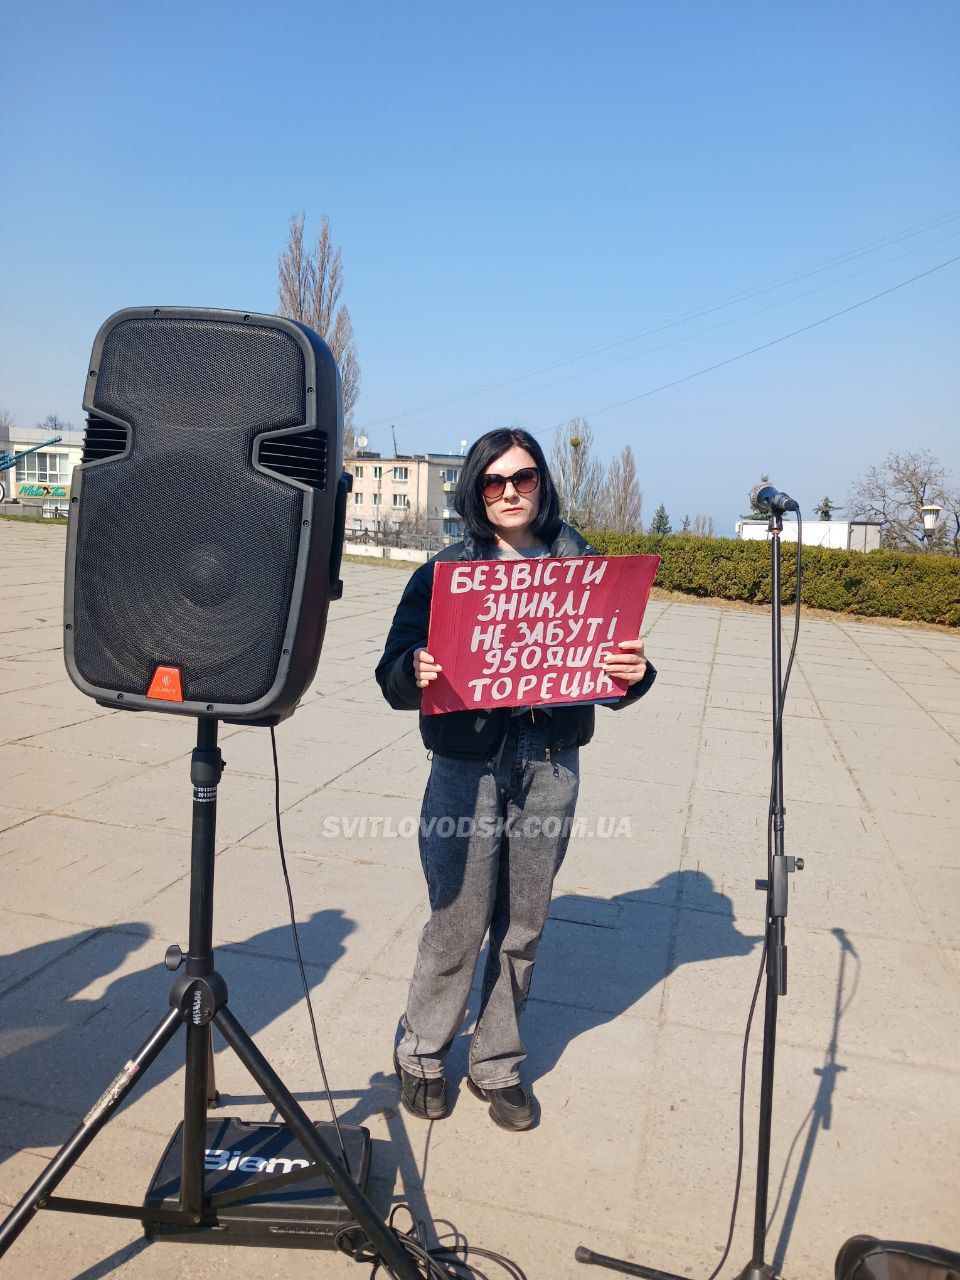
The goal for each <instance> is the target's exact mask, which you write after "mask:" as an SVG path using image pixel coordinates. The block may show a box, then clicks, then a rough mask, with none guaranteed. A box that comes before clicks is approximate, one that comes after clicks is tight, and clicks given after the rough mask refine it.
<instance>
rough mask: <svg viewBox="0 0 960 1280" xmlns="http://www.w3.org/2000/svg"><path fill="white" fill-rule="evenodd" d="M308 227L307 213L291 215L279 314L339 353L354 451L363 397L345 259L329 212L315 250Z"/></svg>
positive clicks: (349, 444)
mask: <svg viewBox="0 0 960 1280" xmlns="http://www.w3.org/2000/svg"><path fill="white" fill-rule="evenodd" d="M305 224H306V214H304V213H294V214H291V216H290V230H289V232H288V233H287V243H286V245H285V247H284V250H283V252H282V253H281V254H280V259H279V262H278V264H277V265H278V275H279V283H278V287H277V294H278V296H279V300H280V305H279V306H278V307H277V314H278V315H281V316H287V317H289V319H291V320H299V321H300V323H301V324H305V325H309V327H310V328H311V329H313V330H314V331H315V332H316V333H318V334H319V335H320V337H321V338H323V340H324V342H325V343H326V344H327V346H328V347H329V348H330V350H331V351H332V352H333V358H334V359H335V360H336V362H337V367H338V368H339V370H340V380H341V382H342V384H343V421H344V428H345V430H346V433H347V435H348V440H347V441H345V443H344V447H345V448H348V449H352V448H353V411H354V408H355V407H356V403H357V400H358V399H359V396H360V361H359V360H358V358H357V345H356V343H355V342H354V339H353V324H352V323H351V320H350V312H349V310H348V309H347V307H346V305H345V304H341V303H340V295H341V293H342V292H343V260H342V258H341V254H340V250H339V249H336V248H334V245H333V240H332V238H331V235H330V219H329V218H328V217H327V215H326V214H324V215H323V218H322V220H321V223H320V232H319V234H318V235H317V242H316V245H315V246H314V248H313V249H312V250H311V249H309V248H307V247H306V246H305V245H304V239H303V230H304V226H305Z"/></svg>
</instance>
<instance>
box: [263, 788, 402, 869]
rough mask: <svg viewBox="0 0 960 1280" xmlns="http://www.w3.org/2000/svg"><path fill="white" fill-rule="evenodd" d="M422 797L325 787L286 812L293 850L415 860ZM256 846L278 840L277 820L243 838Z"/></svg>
mask: <svg viewBox="0 0 960 1280" xmlns="http://www.w3.org/2000/svg"><path fill="white" fill-rule="evenodd" d="M420 801H421V797H420V796H417V797H416V798H414V797H413V796H411V797H409V798H404V797H399V796H385V795H383V794H380V795H373V794H371V793H369V792H364V791H341V790H339V789H338V788H336V787H324V788H322V789H320V790H317V791H315V792H312V793H311V794H310V795H309V796H307V797H306V798H305V799H304V800H302V801H300V802H299V803H298V804H295V805H293V806H292V807H291V808H290V809H287V810H285V811H284V813H283V840H284V845H285V847H286V849H287V852H288V853H292V852H295V853H302V854H307V855H315V856H318V857H324V858H328V857H338V858H345V859H346V860H347V861H352V860H353V859H354V858H363V859H368V860H373V861H383V862H394V861H398V860H401V861H402V862H403V864H404V865H412V864H413V862H414V861H416V860H417V859H418V858H419V855H418V854H417V853H416V832H417V823H418V820H419V816H420ZM242 843H243V844H244V845H249V846H251V847H254V848H264V849H273V848H276V844H277V830H276V823H275V820H273V819H271V820H270V821H269V822H265V823H264V824H263V825H262V826H260V827H257V828H255V829H254V830H253V831H251V832H250V833H249V834H248V835H247V836H246V837H245V838H244V839H243V841H242Z"/></svg>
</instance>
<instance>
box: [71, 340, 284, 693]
mask: <svg viewBox="0 0 960 1280" xmlns="http://www.w3.org/2000/svg"><path fill="white" fill-rule="evenodd" d="M305 399H306V397H305V376H304V361H303V354H302V352H301V350H300V347H299V346H298V344H297V343H296V342H295V341H294V339H293V338H292V337H291V336H290V335H289V334H288V333H286V332H284V331H283V330H280V329H272V328H268V327H266V326H265V325H261V326H257V325H255V324H253V325H245V324H241V323H237V322H229V321H219V320H209V319H184V318H180V317H171V316H160V317H157V318H155V319H154V318H149V317H148V318H137V319H128V320H124V321H122V322H120V323H118V324H117V325H116V326H115V327H114V328H113V329H112V330H110V332H109V333H108V335H107V338H106V341H105V344H104V347H103V352H102V355H101V360H100V369H99V371H98V377H97V386H96V392H95V395H94V407H95V408H96V409H98V410H100V411H101V412H106V413H109V414H111V415H113V416H115V417H118V418H121V419H122V420H123V421H125V422H127V423H129V424H130V433H129V434H130V450H129V452H128V453H127V454H126V456H124V457H116V458H114V459H113V460H110V461H106V462H102V463H101V464H100V465H98V466H94V467H91V468H90V469H89V470H87V471H85V472H84V473H83V481H82V490H81V493H82V497H81V503H80V509H79V512H78V516H79V522H78V531H77V563H78V565H79V566H82V567H83V569H84V572H82V573H81V572H78V573H77V574H76V581H75V591H74V630H75V635H74V657H75V661H76V664H77V669H78V671H79V672H80V674H81V675H82V676H83V678H84V679H85V680H87V681H89V682H90V683H91V684H93V685H95V686H97V687H100V688H107V689H112V690H117V691H120V692H129V693H137V694H143V693H145V692H146V690H147V687H148V686H149V683H150V680H151V678H152V676H153V672H154V670H155V668H156V667H157V666H158V665H164V666H176V667H179V668H180V671H181V674H182V679H183V692H184V698H185V699H186V700H187V701H201V702H211V703H231V704H237V703H243V704H249V703H254V702H256V701H258V700H259V699H260V698H262V697H263V696H264V695H265V694H266V693H267V692H268V691H269V689H270V687H271V685H272V684H273V682H274V680H275V678H276V675H277V670H278V665H279V663H280V650H281V647H282V641H283V637H284V633H285V630H286V626H287V621H288V617H289V613H290V605H291V596H292V589H293V581H294V576H295V571H296V565H297V559H298V546H299V539H300V531H301V521H302V517H303V498H304V495H303V493H302V491H301V490H299V489H296V488H294V487H293V486H291V485H290V484H288V483H286V482H284V481H283V480H281V479H279V478H275V477H273V476H269V475H264V474H262V473H261V472H259V471H257V470H256V469H255V468H254V467H253V465H252V458H253V452H254V445H255V441H256V438H257V436H258V435H259V434H261V433H263V432H264V431H270V430H278V429H283V428H286V427H292V426H296V425H299V424H301V423H303V422H304V416H305ZM85 461H86V457H85Z"/></svg>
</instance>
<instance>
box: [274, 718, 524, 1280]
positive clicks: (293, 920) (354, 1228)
mask: <svg viewBox="0 0 960 1280" xmlns="http://www.w3.org/2000/svg"><path fill="white" fill-rule="evenodd" d="M270 745H271V747H272V749H273V778H274V800H275V813H276V823H277V845H278V847H279V850H280V866H281V868H282V870H283V882H284V884H285V886H286V890H287V903H288V904H289V907H290V926H291V929H292V931H293V944H294V948H295V950H296V953H297V965H298V967H299V969H300V980H301V982H302V983H303V994H304V996H305V997H306V1001H307V1012H308V1014H309V1016H310V1029H311V1031H312V1033H313V1047H314V1049H315V1050H316V1054H317V1062H318V1063H319V1065H320V1074H321V1076H322V1077H323V1088H324V1092H325V1093H326V1095H327V1101H328V1102H329V1104H330V1114H331V1115H332V1116H333V1124H334V1127H335V1129H336V1131H337V1138H338V1140H339V1142H340V1152H341V1154H342V1156H343V1162H344V1165H345V1166H346V1168H347V1172H348V1173H349V1172H350V1162H349V1159H348V1158H347V1149H346V1146H345V1145H344V1141H343V1134H342V1133H341V1131H340V1123H339V1120H338V1119H337V1112H336V1108H335V1107H334V1105H333V1095H332V1093H331V1091H330V1085H329V1084H328V1082H327V1072H326V1068H325V1067H324V1065H323V1054H322V1053H321V1052H320V1038H319V1036H318V1034H317V1021H316V1018H315V1017H314V1013H313V1001H312V1000H311V998H310V987H309V984H308V982H307V974H306V970H305V969H304V964H303V954H302V952H301V950H300V935H299V931H298V929H297V913H296V907H295V906H294V901H293V889H292V887H291V885H290V875H289V872H288V870H287V855H286V852H285V850H284V847H283V828H282V824H281V820H280V765H279V761H278V759H277V735H276V731H275V730H274V728H273V727H272V726H271V728H270ZM401 1209H402V1210H404V1211H405V1212H406V1213H408V1214H409V1215H410V1219H411V1222H412V1223H413V1225H412V1226H411V1227H410V1228H409V1230H407V1231H400V1230H399V1229H398V1228H397V1227H396V1226H394V1220H395V1218H396V1215H397V1213H398V1212H399V1211H400V1210H401ZM387 1226H388V1227H389V1228H390V1230H391V1231H392V1232H393V1234H394V1236H395V1237H396V1239H397V1241H398V1243H399V1244H400V1245H401V1246H402V1247H403V1248H404V1249H405V1250H406V1252H407V1253H408V1254H409V1255H410V1257H411V1258H412V1259H413V1260H414V1262H416V1263H417V1265H418V1266H419V1267H420V1268H421V1269H422V1273H423V1276H424V1277H425V1280H490V1278H489V1277H487V1275H486V1274H485V1273H484V1272H483V1271H481V1270H479V1268H477V1267H476V1266H474V1265H473V1264H472V1263H471V1262H469V1261H468V1258H469V1257H470V1256H471V1255H473V1256H475V1257H478V1258H488V1259H490V1260H491V1261H492V1262H494V1263H495V1264H496V1265H497V1266H498V1267H500V1268H501V1269H502V1270H503V1271H504V1272H506V1274H507V1276H508V1277H510V1280H527V1277H526V1275H525V1274H524V1272H523V1271H522V1270H521V1269H520V1267H519V1266H518V1265H517V1264H516V1263H515V1262H512V1261H511V1260H510V1259H509V1258H506V1257H504V1256H503V1255H502V1254H499V1253H494V1252H493V1251H492V1250H490V1249H481V1248H478V1247H477V1246H476V1245H472V1246H471V1245H470V1244H469V1243H468V1242H467V1239H466V1237H465V1236H462V1235H461V1234H460V1232H456V1236H457V1243H456V1244H455V1245H452V1246H450V1247H446V1248H443V1247H440V1248H436V1249H428V1248H427V1247H426V1244H425V1242H424V1241H425V1237H426V1228H425V1225H424V1224H423V1223H422V1222H418V1221H416V1220H415V1219H414V1217H413V1213H412V1212H411V1210H410V1207H409V1206H408V1205H406V1204H403V1203H401V1204H397V1205H394V1207H393V1209H392V1210H391V1212H390V1217H389V1219H388V1220H387ZM335 1243H336V1247H337V1248H338V1249H339V1250H340V1251H341V1252H343V1253H346V1254H347V1255H348V1256H349V1257H352V1258H353V1259H354V1260H355V1261H356V1262H369V1263H371V1264H372V1267H371V1271H370V1276H371V1280H372V1277H374V1276H376V1275H378V1274H379V1273H380V1271H381V1269H384V1268H386V1265H387V1264H386V1263H385V1262H384V1261H383V1259H382V1258H381V1257H380V1256H379V1254H377V1253H375V1252H373V1250H372V1249H371V1247H370V1245H369V1242H368V1241H367V1239H366V1236H365V1235H364V1234H363V1228H362V1227H361V1226H360V1225H359V1224H358V1223H355V1222H353V1223H348V1224H347V1225H346V1226H344V1227H341V1229H340V1230H339V1231H338V1232H337V1234H336V1237H335ZM389 1274H391V1275H392V1274H393V1273H392V1272H389Z"/></svg>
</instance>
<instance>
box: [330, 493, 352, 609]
mask: <svg viewBox="0 0 960 1280" xmlns="http://www.w3.org/2000/svg"><path fill="white" fill-rule="evenodd" d="M352 489H353V475H352V474H351V473H350V472H349V471H342V472H341V473H340V479H339V480H338V481H337V501H336V505H335V506H334V509H333V539H332V541H331V543H330V599H331V600H340V599H341V598H342V596H343V581H342V579H341V577H340V560H341V558H342V557H343V540H344V538H345V537H346V536H347V497H348V495H349V494H350V492H351V491H352Z"/></svg>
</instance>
